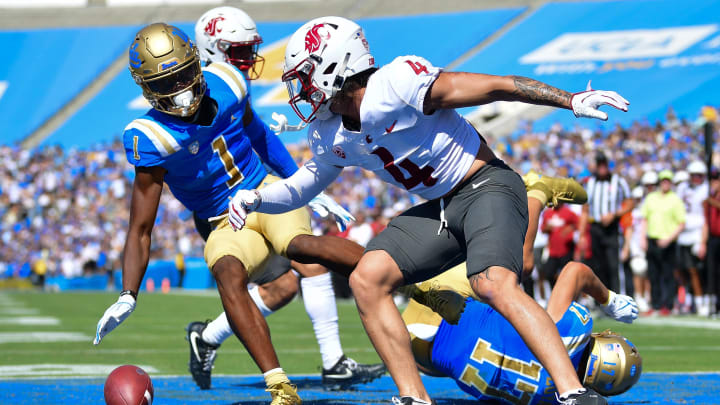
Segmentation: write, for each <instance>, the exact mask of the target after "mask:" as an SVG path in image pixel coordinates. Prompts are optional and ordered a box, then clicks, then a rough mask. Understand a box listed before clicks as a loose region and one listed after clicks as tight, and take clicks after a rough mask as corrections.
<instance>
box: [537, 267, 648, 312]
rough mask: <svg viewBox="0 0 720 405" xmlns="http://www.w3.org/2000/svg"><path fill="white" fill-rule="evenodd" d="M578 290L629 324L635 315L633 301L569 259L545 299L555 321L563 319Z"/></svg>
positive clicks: (635, 305)
mask: <svg viewBox="0 0 720 405" xmlns="http://www.w3.org/2000/svg"><path fill="white" fill-rule="evenodd" d="M581 293H585V294H588V295H589V296H591V297H593V299H595V301H597V302H598V303H599V304H600V305H601V307H602V309H603V311H604V312H605V313H606V314H608V315H609V316H610V317H612V318H613V319H615V320H617V321H620V322H625V323H632V321H633V320H635V319H636V318H637V316H638V307H637V304H636V303H635V300H633V299H632V298H631V297H629V296H627V295H621V294H616V293H615V292H613V291H612V290H610V289H608V288H607V287H606V286H605V285H604V284H603V283H602V281H600V279H599V278H598V277H597V276H596V275H595V273H594V272H593V271H592V269H591V268H590V267H588V266H586V265H584V264H582V263H580V262H570V263H568V264H567V265H565V267H564V268H563V269H562V271H561V272H560V275H559V276H558V280H557V282H556V283H555V288H553V291H552V294H551V295H550V301H549V302H548V307H547V312H548V314H550V317H551V318H552V319H553V321H554V322H557V321H559V320H560V319H562V317H563V315H564V314H565V311H566V310H567V308H568V307H569V306H570V304H571V303H572V302H573V301H575V300H577V299H578V297H579V296H580V294H581Z"/></svg>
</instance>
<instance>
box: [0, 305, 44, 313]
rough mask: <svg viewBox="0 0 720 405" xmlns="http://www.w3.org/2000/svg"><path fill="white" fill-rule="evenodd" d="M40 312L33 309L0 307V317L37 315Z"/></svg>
mask: <svg viewBox="0 0 720 405" xmlns="http://www.w3.org/2000/svg"><path fill="white" fill-rule="evenodd" d="M39 313H40V311H38V310H37V309H35V308H26V307H7V308H3V307H0V314H2V315H37V314H39Z"/></svg>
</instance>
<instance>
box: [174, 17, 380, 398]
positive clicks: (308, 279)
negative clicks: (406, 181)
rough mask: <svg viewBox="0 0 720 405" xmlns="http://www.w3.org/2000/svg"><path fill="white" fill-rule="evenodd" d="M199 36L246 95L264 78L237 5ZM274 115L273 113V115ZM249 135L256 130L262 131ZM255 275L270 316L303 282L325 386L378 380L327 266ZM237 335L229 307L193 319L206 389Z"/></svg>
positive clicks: (278, 259)
mask: <svg viewBox="0 0 720 405" xmlns="http://www.w3.org/2000/svg"><path fill="white" fill-rule="evenodd" d="M195 42H196V45H197V48H198V50H199V53H200V59H201V62H202V64H203V65H206V66H207V65H210V64H212V63H218V62H221V63H228V64H232V65H233V66H235V67H236V68H237V69H238V70H239V71H240V72H241V73H242V74H243V76H244V77H245V79H246V80H247V82H246V83H247V84H248V95H247V96H246V97H250V95H249V94H250V93H251V92H250V84H251V83H252V81H253V80H255V79H258V78H260V75H261V73H262V70H263V66H264V59H263V57H262V56H260V55H259V54H258V47H259V45H260V44H261V43H262V37H261V36H260V34H259V33H258V30H257V27H256V24H255V22H254V21H253V20H252V18H250V16H249V15H247V13H245V12H244V11H242V10H240V9H238V8H235V7H228V6H223V7H216V8H213V9H211V10H208V11H207V12H205V13H204V14H203V15H202V16H201V17H200V18H199V19H198V21H197V23H196V24H195ZM275 116H276V115H275V114H273V117H275ZM281 117H282V116H281ZM282 118H285V117H282ZM283 122H285V123H286V122H287V119H285V120H280V122H279V123H278V126H270V128H271V129H273V130H274V131H276V132H278V133H279V132H282V131H283V130H285V129H288V128H289V127H290V126H288V125H287V124H285V126H284V127H283ZM259 127H261V128H259V130H260V131H261V133H260V135H261V136H262V137H266V138H269V139H273V140H274V139H276V138H275V137H274V136H273V135H272V134H270V135H266V132H267V129H266V127H264V126H259ZM249 135H250V136H251V137H252V136H253V135H255V136H257V134H249ZM269 153H275V154H282V155H283V156H284V155H286V154H287V152H286V150H285V148H284V147H282V146H281V145H276V146H275V147H274V148H273V149H272V150H270V151H269ZM293 165H294V164H293ZM283 177H286V176H283ZM308 206H310V207H311V208H312V209H313V210H315V211H316V212H318V213H320V214H321V215H322V216H327V215H329V214H333V215H334V216H335V219H336V220H337V222H338V226H339V227H340V229H344V226H346V225H347V223H348V222H349V221H350V220H353V219H354V218H353V217H352V215H351V214H350V213H349V212H347V211H346V210H344V209H343V208H342V207H341V206H339V205H337V204H336V203H335V202H334V201H333V200H332V199H331V198H330V197H328V196H327V195H325V194H324V193H321V194H319V195H318V196H317V197H315V198H314V199H313V200H311V201H310V203H308ZM195 223H196V225H198V231H199V232H200V234H201V235H202V236H203V239H206V240H207V238H208V236H209V234H210V232H211V230H212V228H211V226H210V224H209V223H208V222H207V221H206V220H203V219H201V218H198V217H197V215H196V216H195ZM292 269H297V271H298V272H300V274H302V275H303V277H302V278H301V279H299V277H298V275H297V273H296V272H295V271H293V270H292ZM250 281H251V282H252V284H253V286H252V287H251V288H249V289H248V292H249V293H250V297H251V298H252V300H253V302H254V303H255V305H257V307H258V309H260V312H261V313H262V314H263V316H268V315H270V314H272V313H273V312H274V311H277V310H278V309H280V308H282V307H283V306H284V305H286V304H287V303H289V302H290V300H292V299H293V298H294V297H295V295H296V294H297V292H298V290H299V289H298V284H299V285H300V288H301V289H302V295H303V303H304V304H305V309H306V312H307V314H308V317H309V318H310V321H311V322H312V325H313V330H314V331H315V336H316V338H317V342H318V346H319V348H320V355H321V358H322V374H321V375H322V383H323V386H324V387H325V388H326V389H343V388H348V387H350V386H352V385H354V384H359V383H365V382H369V381H371V380H374V379H376V378H378V377H380V376H381V375H383V374H384V373H385V365H384V364H382V363H380V364H371V365H368V364H359V363H357V362H356V361H354V360H353V359H352V358H349V357H347V356H345V354H344V353H343V349H342V345H341V343H340V335H339V328H338V315H337V307H336V304H335V291H334V290H333V285H332V279H331V277H330V274H329V273H328V272H327V270H326V269H325V268H324V267H323V266H320V265H317V264H302V263H297V262H294V261H293V262H291V261H290V260H288V259H286V258H284V257H282V256H277V255H275V256H273V257H272V258H271V259H270V260H269V262H268V265H267V266H266V267H265V269H264V270H263V271H262V272H260V271H257V272H254V274H253V275H252V277H251V278H250ZM232 335H233V331H232V328H231V326H230V323H229V322H228V319H227V316H226V314H225V312H223V313H221V314H220V315H219V316H217V317H216V318H215V319H214V320H213V321H210V322H198V321H196V322H190V324H189V325H188V327H187V340H188V344H189V346H190V362H189V370H190V373H191V374H192V377H193V380H194V381H195V382H196V384H197V385H198V386H199V387H200V388H201V389H208V388H210V385H211V377H212V369H213V365H214V362H215V359H216V356H217V351H218V349H219V347H220V345H221V344H222V342H224V341H225V340H226V339H227V338H229V337H230V336H232Z"/></svg>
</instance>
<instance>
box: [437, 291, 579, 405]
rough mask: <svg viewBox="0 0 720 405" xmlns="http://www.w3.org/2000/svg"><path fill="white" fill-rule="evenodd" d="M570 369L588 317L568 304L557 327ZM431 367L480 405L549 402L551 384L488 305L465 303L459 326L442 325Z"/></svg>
mask: <svg viewBox="0 0 720 405" xmlns="http://www.w3.org/2000/svg"><path fill="white" fill-rule="evenodd" d="M556 326H557V328H558V331H559V332H560V336H561V337H562V339H563V342H564V343H565V346H566V348H567V349H568V354H569V355H570V359H571V360H572V363H573V365H574V366H575V369H577V368H578V365H579V363H580V359H581V357H582V356H583V352H584V350H585V348H586V347H587V344H588V342H589V340H590V339H589V338H590V334H591V332H592V318H591V317H590V314H589V312H588V310H587V308H585V307H584V306H582V305H580V304H578V303H576V302H573V303H572V304H571V305H570V307H568V309H567V311H565V314H564V316H563V318H562V319H561V320H560V321H559V322H558V323H557V324H556ZM432 364H433V366H434V367H435V368H436V369H437V370H439V371H441V372H443V373H445V374H446V375H448V376H449V377H452V378H453V379H454V380H455V381H456V382H457V384H458V386H459V387H460V388H461V389H462V390H463V391H465V392H467V393H468V394H470V395H472V396H474V397H475V398H477V399H479V400H480V401H481V402H482V403H510V404H518V405H520V404H521V405H529V404H532V405H535V404H546V403H547V404H554V403H556V402H555V392H556V388H555V385H554V383H553V381H552V379H551V378H550V375H549V374H548V372H547V371H546V370H545V368H544V367H543V366H542V365H541V364H540V362H539V361H538V360H537V358H535V356H534V355H533V354H532V352H530V349H528V347H527V345H526V344H525V342H523V340H522V338H521V337H520V335H519V334H518V333H517V332H516V331H515V328H513V326H512V325H511V324H510V322H508V321H507V320H506V319H505V318H503V316H502V315H500V313H498V312H496V311H495V310H493V309H492V308H491V307H490V306H489V305H487V304H483V303H480V302H477V301H475V300H472V299H469V300H468V301H467V306H466V307H465V312H464V313H463V315H462V317H461V318H460V322H459V323H458V325H450V324H448V323H447V322H445V321H442V323H441V324H440V328H439V329H438V332H437V335H436V336H435V340H434V343H433V349H432Z"/></svg>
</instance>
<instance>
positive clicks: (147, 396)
mask: <svg viewBox="0 0 720 405" xmlns="http://www.w3.org/2000/svg"><path fill="white" fill-rule="evenodd" d="M152 401H153V385H152V381H151V380H150V376H149V375H148V374H147V373H146V372H145V370H143V369H141V368H140V367H137V366H131V365H126V366H120V367H118V368H116V369H115V370H113V371H112V373H110V375H109V376H108V378H107V380H105V403H106V404H108V405H152Z"/></svg>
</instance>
